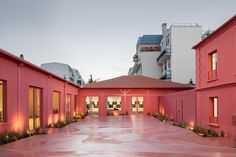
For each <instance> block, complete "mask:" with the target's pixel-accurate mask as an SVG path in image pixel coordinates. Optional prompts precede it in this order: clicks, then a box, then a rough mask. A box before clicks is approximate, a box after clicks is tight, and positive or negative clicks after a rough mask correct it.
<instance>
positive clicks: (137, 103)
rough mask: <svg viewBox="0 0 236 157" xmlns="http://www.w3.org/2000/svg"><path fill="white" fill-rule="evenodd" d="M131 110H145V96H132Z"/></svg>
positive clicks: (135, 111)
mask: <svg viewBox="0 0 236 157" xmlns="http://www.w3.org/2000/svg"><path fill="white" fill-rule="evenodd" d="M131 111H132V112H133V113H139V112H143V97H132V98H131Z"/></svg>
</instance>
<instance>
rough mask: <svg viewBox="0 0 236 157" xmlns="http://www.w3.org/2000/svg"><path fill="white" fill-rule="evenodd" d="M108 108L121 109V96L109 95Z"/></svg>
mask: <svg viewBox="0 0 236 157" xmlns="http://www.w3.org/2000/svg"><path fill="white" fill-rule="evenodd" d="M107 109H108V110H121V97H120V96H108V97H107Z"/></svg>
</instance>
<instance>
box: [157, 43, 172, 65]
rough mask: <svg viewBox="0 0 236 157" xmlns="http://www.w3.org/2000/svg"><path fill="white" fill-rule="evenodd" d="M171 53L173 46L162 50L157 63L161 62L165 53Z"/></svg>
mask: <svg viewBox="0 0 236 157" xmlns="http://www.w3.org/2000/svg"><path fill="white" fill-rule="evenodd" d="M170 53H171V48H170V47H169V46H168V47H166V49H164V50H163V51H162V52H161V54H160V56H158V57H157V63H159V62H160V61H161V60H162V58H163V57H164V56H165V55H170Z"/></svg>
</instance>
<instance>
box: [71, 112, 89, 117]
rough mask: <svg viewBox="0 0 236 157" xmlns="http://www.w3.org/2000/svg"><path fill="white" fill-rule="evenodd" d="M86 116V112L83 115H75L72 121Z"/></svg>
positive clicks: (81, 113)
mask: <svg viewBox="0 0 236 157" xmlns="http://www.w3.org/2000/svg"><path fill="white" fill-rule="evenodd" d="M87 115H88V113H87V112H85V113H83V112H80V113H76V114H75V116H74V119H84V118H85V117H86V116H87Z"/></svg>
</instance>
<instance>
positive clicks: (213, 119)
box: [209, 116, 218, 124]
mask: <svg viewBox="0 0 236 157" xmlns="http://www.w3.org/2000/svg"><path fill="white" fill-rule="evenodd" d="M209 123H214V124H217V123H218V117H214V116H210V117H209Z"/></svg>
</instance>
